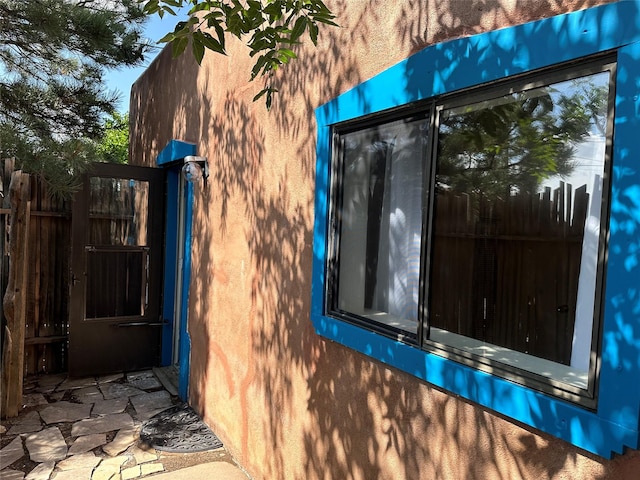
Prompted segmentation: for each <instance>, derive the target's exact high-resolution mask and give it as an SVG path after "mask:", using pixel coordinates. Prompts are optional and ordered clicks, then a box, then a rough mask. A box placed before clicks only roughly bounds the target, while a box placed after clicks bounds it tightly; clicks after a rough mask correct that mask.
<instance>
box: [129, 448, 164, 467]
mask: <svg viewBox="0 0 640 480" xmlns="http://www.w3.org/2000/svg"><path fill="white" fill-rule="evenodd" d="M127 453H129V454H131V455H133V458H135V460H136V463H137V464H138V465H140V464H142V463H148V462H155V461H156V460H157V459H158V455H156V453H155V450H153V449H151V450H143V449H141V448H139V447H136V446H133V447H131V448H130V449H129V450H127Z"/></svg>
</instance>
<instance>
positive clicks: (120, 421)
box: [71, 413, 133, 437]
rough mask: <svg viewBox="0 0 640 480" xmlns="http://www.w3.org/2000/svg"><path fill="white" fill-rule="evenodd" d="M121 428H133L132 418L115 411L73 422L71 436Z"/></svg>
mask: <svg viewBox="0 0 640 480" xmlns="http://www.w3.org/2000/svg"><path fill="white" fill-rule="evenodd" d="M123 428H129V429H130V428H133V419H132V418H131V416H130V415H129V414H128V413H116V414H113V415H105V416H104V417H98V418H88V419H86V420H80V421H79V422H76V423H74V424H73V427H72V428H71V436H72V437H80V436H82V435H92V434H94V433H106V432H111V431H113V430H120V429H123Z"/></svg>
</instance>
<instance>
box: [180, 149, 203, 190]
mask: <svg viewBox="0 0 640 480" xmlns="http://www.w3.org/2000/svg"><path fill="white" fill-rule="evenodd" d="M182 175H184V179H185V180H186V181H187V182H189V183H197V182H199V181H200V180H202V179H204V181H205V182H206V180H207V177H208V176H209V164H208V162H207V157H201V156H198V155H187V156H186V157H184V165H183V167H182Z"/></svg>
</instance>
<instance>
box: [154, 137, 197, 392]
mask: <svg viewBox="0 0 640 480" xmlns="http://www.w3.org/2000/svg"><path fill="white" fill-rule="evenodd" d="M195 154H196V146H195V145H194V144H192V143H187V142H183V141H181V140H171V141H170V142H169V143H168V144H167V146H166V147H165V148H163V149H162V151H161V152H160V154H159V155H158V157H157V160H156V163H157V164H158V166H163V167H165V168H168V170H167V198H166V201H167V210H166V223H165V232H166V236H165V261H164V304H163V308H162V312H163V316H164V318H165V319H167V320H169V324H167V325H165V326H164V327H163V331H162V357H161V362H162V365H170V364H171V361H172V356H173V330H174V328H175V323H174V321H173V320H174V319H173V314H174V311H175V310H174V307H175V304H174V294H175V288H176V277H175V271H176V269H175V267H176V265H177V263H178V258H177V257H176V250H177V249H176V247H177V242H178V219H179V212H178V204H179V202H178V200H179V199H178V195H179V191H180V182H181V181H182V179H181V166H180V165H175V162H177V161H179V160H181V159H183V158H184V157H186V156H187V155H195ZM184 194H185V196H186V202H185V205H186V207H185V208H186V212H185V225H184V228H185V232H184V238H185V254H184V260H183V264H182V290H181V292H180V302H181V309H180V312H181V315H180V322H179V323H180V345H179V347H178V348H179V363H180V371H179V373H178V395H179V396H180V398H181V399H182V400H185V401H186V400H187V396H188V393H189V368H190V361H191V338H190V337H189V330H188V328H187V322H188V319H189V310H188V308H189V285H190V283H191V255H190V252H191V226H192V216H193V185H191V184H189V183H187V187H186V189H185V193H184Z"/></svg>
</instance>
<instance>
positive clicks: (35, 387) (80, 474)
mask: <svg viewBox="0 0 640 480" xmlns="http://www.w3.org/2000/svg"><path fill="white" fill-rule="evenodd" d="M179 403H181V402H180V399H179V398H178V397H176V396H175V395H172V394H170V393H169V392H168V391H167V390H165V388H164V387H163V385H162V384H161V383H160V381H159V380H158V378H157V377H156V376H155V375H154V373H153V372H152V371H143V372H135V373H129V374H126V375H124V374H121V375H109V376H105V377H97V378H96V377H89V378H82V379H68V378H66V377H65V376H62V375H56V376H39V377H33V378H27V379H26V380H25V393H24V396H23V405H24V406H23V409H22V411H21V412H20V415H19V416H18V417H16V418H11V419H6V420H3V421H2V423H1V425H0V478H2V479H3V480H14V479H15V480H65V479H72V480H83V479H87V480H125V479H137V478H146V477H153V476H156V475H159V474H162V473H164V474H167V472H168V473H170V472H172V471H175V473H176V475H177V474H179V472H180V471H181V470H180V469H184V468H185V467H192V466H196V465H199V466H200V467H201V468H206V465H209V466H210V468H211V469H212V470H211V471H215V470H216V469H218V468H220V467H224V468H231V467H233V468H235V469H236V470H237V472H236V473H239V477H238V478H246V476H244V474H242V473H241V472H240V470H239V469H238V468H237V465H236V464H235V462H234V461H233V459H232V457H231V456H230V455H229V453H228V452H226V450H225V449H224V448H219V449H215V450H210V451H207V452H200V453H185V454H178V455H176V454H168V453H166V452H161V451H157V450H155V449H154V448H149V447H148V446H146V445H144V444H142V443H141V442H140V437H139V432H140V428H141V426H142V424H143V422H144V421H145V420H147V419H149V418H151V417H152V416H153V415H155V414H157V413H159V412H162V411H164V410H166V409H167V408H169V407H173V406H174V405H177V404H179ZM225 463H228V464H229V465H226V466H225V465H224V464H225ZM211 478H214V477H211Z"/></svg>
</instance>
